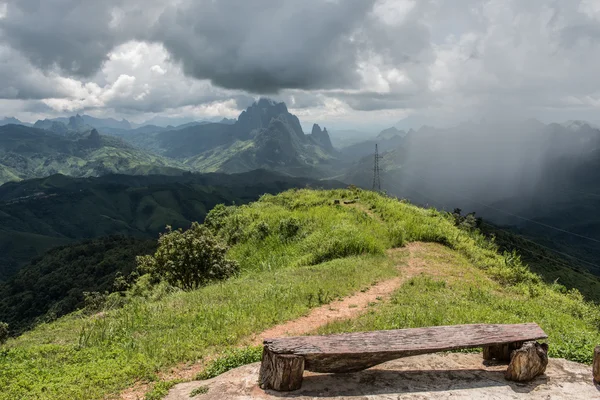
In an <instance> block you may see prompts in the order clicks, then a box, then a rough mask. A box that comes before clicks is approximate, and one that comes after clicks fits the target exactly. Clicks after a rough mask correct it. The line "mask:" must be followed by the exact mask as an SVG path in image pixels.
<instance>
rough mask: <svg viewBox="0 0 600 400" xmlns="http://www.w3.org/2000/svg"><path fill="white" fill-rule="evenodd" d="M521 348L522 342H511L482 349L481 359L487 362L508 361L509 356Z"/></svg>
mask: <svg viewBox="0 0 600 400" xmlns="http://www.w3.org/2000/svg"><path fill="white" fill-rule="evenodd" d="M521 346H523V342H513V343H506V344H501V345H498V346H488V347H484V348H483V359H484V360H487V361H491V360H496V361H506V362H509V361H510V354H511V353H512V352H513V351H514V350H517V349H520V348H521Z"/></svg>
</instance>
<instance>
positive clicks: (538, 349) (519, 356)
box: [504, 342, 548, 382]
mask: <svg viewBox="0 0 600 400" xmlns="http://www.w3.org/2000/svg"><path fill="white" fill-rule="evenodd" d="M547 366H548V345H547V344H546V343H543V344H539V343H538V342H526V343H525V344H524V345H523V347H521V348H520V349H518V350H515V351H514V352H513V354H512V359H511V360H510V364H509V365H508V369H507V370H506V374H505V375H504V377H505V378H506V379H507V380H509V381H516V382H529V381H530V380H532V379H534V378H535V377H537V376H539V375H542V374H543V373H544V372H546V367H547Z"/></svg>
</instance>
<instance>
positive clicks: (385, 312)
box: [320, 245, 600, 363]
mask: <svg viewBox="0 0 600 400" xmlns="http://www.w3.org/2000/svg"><path fill="white" fill-rule="evenodd" d="M418 256H419V258H420V259H421V260H423V261H424V262H425V263H427V265H428V267H429V268H431V269H432V270H433V272H432V275H433V276H431V275H419V276H417V277H415V278H412V279H411V280H410V281H408V282H407V283H406V284H404V285H403V286H402V287H401V288H400V289H399V290H397V291H396V293H394V295H393V297H392V299H391V301H390V302H389V303H387V304H384V305H381V306H379V307H378V309H377V310H371V311H370V312H369V313H367V314H365V315H363V316H362V317H359V318H357V319H355V320H351V321H344V322H339V323H333V324H330V325H328V326H326V327H324V328H322V329H321V330H320V333H339V332H352V331H369V330H381V329H402V328H416V327H422V326H435V325H456V324H472V323H490V324H494V323H496V324H510V323H521V322H532V321H534V322H537V323H538V324H539V325H540V326H541V327H542V328H543V329H544V331H545V332H546V333H547V334H548V336H549V339H548V344H549V346H550V350H549V355H550V357H557V358H566V359H568V360H572V361H577V362H582V363H591V361H592V358H593V354H594V351H593V349H594V347H595V346H596V345H597V344H598V343H600V329H599V327H600V308H599V307H598V306H595V305H592V304H589V303H586V302H585V301H584V300H583V297H582V296H581V295H580V294H579V292H577V291H566V290H565V288H564V287H562V286H560V285H545V284H532V283H519V284H516V285H509V286H507V285H501V284H500V283H499V282H497V281H494V280H492V279H489V277H488V275H487V274H486V273H485V272H484V271H482V270H480V269H477V268H476V267H475V266H474V265H473V263H471V262H469V261H468V260H467V259H466V258H465V257H464V256H461V255H459V254H457V253H456V252H453V251H451V250H449V249H447V248H444V247H441V246H438V245H429V246H426V247H425V248H424V249H423V250H421V251H420V252H419V254H418Z"/></svg>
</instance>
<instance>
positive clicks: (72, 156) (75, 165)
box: [0, 119, 186, 183]
mask: <svg viewBox="0 0 600 400" xmlns="http://www.w3.org/2000/svg"><path fill="white" fill-rule="evenodd" d="M81 122H82V121H81V120H78V119H73V121H72V124H70V126H72V127H77V126H80V127H81V125H79V124H80V123H81ZM52 124H61V123H59V122H52ZM185 169H186V167H185V166H184V165H183V164H181V163H178V162H176V161H174V160H168V159H166V158H164V157H160V156H157V155H153V154H151V153H148V152H145V151H143V150H139V149H136V148H134V147H132V146H131V145H129V144H127V143H126V142H124V141H122V140H120V139H117V138H114V137H111V136H103V135H99V133H98V132H97V131H96V130H94V129H92V130H91V131H89V133H81V134H80V133H75V132H74V131H71V130H67V131H66V132H65V134H64V135H62V134H60V135H59V134H55V133H53V132H51V131H48V130H43V129H37V128H30V127H26V126H22V125H5V126H1V127H0V183H4V182H6V181H9V180H21V179H30V178H40V177H44V176H48V175H52V174H56V173H62V174H65V175H71V176H99V175H103V174H106V173H131V174H147V173H169V174H171V173H175V174H180V173H181V172H182V171H184V170H185Z"/></svg>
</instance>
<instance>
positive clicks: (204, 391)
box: [190, 386, 208, 397]
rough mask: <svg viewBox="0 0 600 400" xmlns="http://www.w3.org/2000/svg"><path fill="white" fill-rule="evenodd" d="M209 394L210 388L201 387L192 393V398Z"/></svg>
mask: <svg viewBox="0 0 600 400" xmlns="http://www.w3.org/2000/svg"><path fill="white" fill-rule="evenodd" d="M206 393H208V386H200V387H197V388H196V389H194V390H192V391H191V392H190V397H196V396H198V395H201V394H206Z"/></svg>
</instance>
